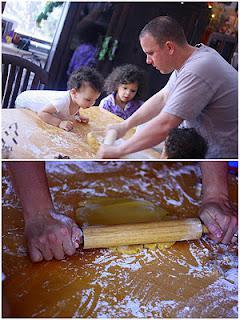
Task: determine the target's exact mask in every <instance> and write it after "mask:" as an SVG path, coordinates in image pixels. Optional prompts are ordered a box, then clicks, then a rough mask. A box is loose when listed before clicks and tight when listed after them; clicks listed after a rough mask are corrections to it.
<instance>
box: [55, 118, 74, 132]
mask: <svg viewBox="0 0 240 320" xmlns="http://www.w3.org/2000/svg"><path fill="white" fill-rule="evenodd" d="M58 126H59V128H61V129H63V130H66V131H71V130H72V129H73V122H72V121H65V120H64V121H61V122H60V123H59V125H58Z"/></svg>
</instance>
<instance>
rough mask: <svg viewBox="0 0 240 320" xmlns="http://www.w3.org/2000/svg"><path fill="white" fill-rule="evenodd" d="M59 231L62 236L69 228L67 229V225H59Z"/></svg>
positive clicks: (66, 233) (67, 233)
mask: <svg viewBox="0 0 240 320" xmlns="http://www.w3.org/2000/svg"><path fill="white" fill-rule="evenodd" d="M60 233H61V234H62V235H63V236H67V235H69V230H68V228H67V226H61V227H60Z"/></svg>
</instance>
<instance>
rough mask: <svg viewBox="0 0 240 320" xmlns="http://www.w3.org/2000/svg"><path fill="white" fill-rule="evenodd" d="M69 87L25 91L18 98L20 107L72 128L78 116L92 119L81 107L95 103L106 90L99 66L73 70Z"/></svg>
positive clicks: (64, 126)
mask: <svg viewBox="0 0 240 320" xmlns="http://www.w3.org/2000/svg"><path fill="white" fill-rule="evenodd" d="M68 88H69V90H68V91H54V90H28V91H24V92H22V93H21V94H20V95H19V96H18V97H17V99H16V108H27V109H31V110H33V111H35V112H37V113H38V115H39V117H40V118H41V119H42V120H43V121H45V122H46V123H49V124H51V125H53V126H56V127H59V128H61V129H64V130H66V131H70V130H72V129H73V121H74V120H77V121H79V122H84V123H88V118H86V117H83V116H82V115H80V109H81V108H83V109H86V108H89V107H91V106H92V105H94V103H95V101H96V99H98V97H99V96H100V93H101V91H102V88H103V78H102V76H101V75H100V74H99V73H98V72H97V71H96V70H94V69H92V68H89V67H82V68H80V69H79V70H77V71H75V72H73V73H72V74H71V76H70V78H69V81H68Z"/></svg>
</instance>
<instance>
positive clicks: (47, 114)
mask: <svg viewBox="0 0 240 320" xmlns="http://www.w3.org/2000/svg"><path fill="white" fill-rule="evenodd" d="M56 111H57V109H56V108H55V107H54V105H48V106H46V107H44V108H43V109H42V110H40V111H39V112H38V116H39V117H40V118H41V119H42V120H43V121H44V122H46V123H49V124H51V125H53V126H55V127H59V128H61V129H64V130H66V131H70V130H72V129H73V123H72V121H62V120H61V119H59V118H58V117H56V116H54V115H53V113H54V112H56Z"/></svg>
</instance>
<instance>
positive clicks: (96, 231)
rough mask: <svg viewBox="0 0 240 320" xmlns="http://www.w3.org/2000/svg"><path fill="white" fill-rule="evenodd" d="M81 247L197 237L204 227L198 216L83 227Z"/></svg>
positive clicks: (169, 240)
mask: <svg viewBox="0 0 240 320" xmlns="http://www.w3.org/2000/svg"><path fill="white" fill-rule="evenodd" d="M82 231H83V249H91V248H109V247H118V246H124V245H131V244H146V243H159V242H171V241H183V240H194V239H200V238H201V236H202V234H203V233H207V232H208V230H207V228H206V227H205V226H204V225H202V223H201V221H200V220H199V219H198V218H191V219H184V220H169V221H159V222H146V223H145V222H144V223H142V222H141V223H136V224H122V225H109V226H88V227H86V228H83V230H82Z"/></svg>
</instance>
